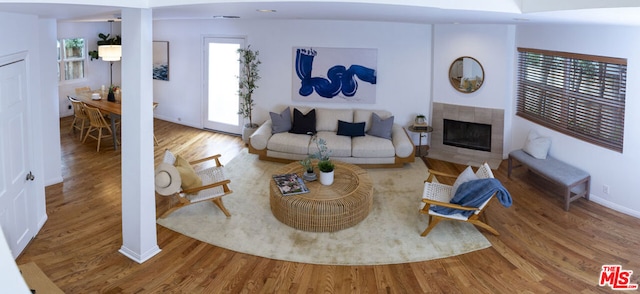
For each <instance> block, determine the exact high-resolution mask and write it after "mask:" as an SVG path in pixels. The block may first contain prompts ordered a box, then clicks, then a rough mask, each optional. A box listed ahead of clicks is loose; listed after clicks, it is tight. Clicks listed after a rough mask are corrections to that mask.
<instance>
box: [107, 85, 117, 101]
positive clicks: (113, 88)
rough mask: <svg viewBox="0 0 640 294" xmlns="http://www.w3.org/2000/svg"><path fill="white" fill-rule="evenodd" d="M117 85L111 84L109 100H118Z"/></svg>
mask: <svg viewBox="0 0 640 294" xmlns="http://www.w3.org/2000/svg"><path fill="white" fill-rule="evenodd" d="M115 91H116V87H115V86H114V85H111V86H109V94H107V101H109V102H116V94H115Z"/></svg>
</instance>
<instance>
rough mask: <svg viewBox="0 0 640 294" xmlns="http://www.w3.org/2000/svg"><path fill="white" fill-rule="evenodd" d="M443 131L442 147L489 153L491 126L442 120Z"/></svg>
mask: <svg viewBox="0 0 640 294" xmlns="http://www.w3.org/2000/svg"><path fill="white" fill-rule="evenodd" d="M443 129H444V131H443V139H442V144H444V145H449V146H456V147H461V148H468V149H473V150H480V151H489V152H490V151H491V125H488V124H481V123H473V122H465V121H458V120H451V119H444V121H443Z"/></svg>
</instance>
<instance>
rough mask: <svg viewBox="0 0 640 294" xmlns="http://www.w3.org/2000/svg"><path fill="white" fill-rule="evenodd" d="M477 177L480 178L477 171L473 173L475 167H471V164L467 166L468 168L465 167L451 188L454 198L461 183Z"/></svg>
mask: <svg viewBox="0 0 640 294" xmlns="http://www.w3.org/2000/svg"><path fill="white" fill-rule="evenodd" d="M477 179H478V176H477V175H476V174H475V173H473V169H471V166H467V168H465V169H464V171H462V173H460V175H458V178H457V179H456V181H455V182H454V183H453V187H452V188H451V198H453V196H455V195H456V192H457V191H458V187H460V185H462V184H463V183H466V182H468V181H473V180H477ZM451 198H449V199H451Z"/></svg>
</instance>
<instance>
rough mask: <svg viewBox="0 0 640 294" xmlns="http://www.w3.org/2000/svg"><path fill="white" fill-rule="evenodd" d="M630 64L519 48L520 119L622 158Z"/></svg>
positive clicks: (518, 105) (590, 56)
mask: <svg viewBox="0 0 640 294" xmlns="http://www.w3.org/2000/svg"><path fill="white" fill-rule="evenodd" d="M626 83H627V60H626V59H621V58H612V57H603V56H592V55H583V54H575V53H567V52H554V51H545V50H538V49H527V48H518V93H517V100H518V101H517V110H516V114H517V115H518V116H521V117H523V118H525V119H528V120H530V121H533V122H535V123H538V124H540V125H543V126H546V127H549V128H551V129H554V130H556V131H559V132H561V133H564V134H566V135H569V136H572V137H575V138H578V139H581V140H584V141H586V142H590V143H593V144H595V145H598V146H602V147H605V148H608V149H611V150H614V151H617V152H620V153H622V147H623V140H624V111H625V94H626Z"/></svg>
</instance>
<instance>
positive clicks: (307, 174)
mask: <svg viewBox="0 0 640 294" xmlns="http://www.w3.org/2000/svg"><path fill="white" fill-rule="evenodd" d="M300 164H301V165H302V166H303V167H304V174H303V175H302V178H303V179H305V180H307V181H315V180H316V179H317V178H318V177H317V176H316V173H315V172H314V171H313V164H312V163H311V156H308V157H307V158H305V159H303V160H300Z"/></svg>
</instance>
